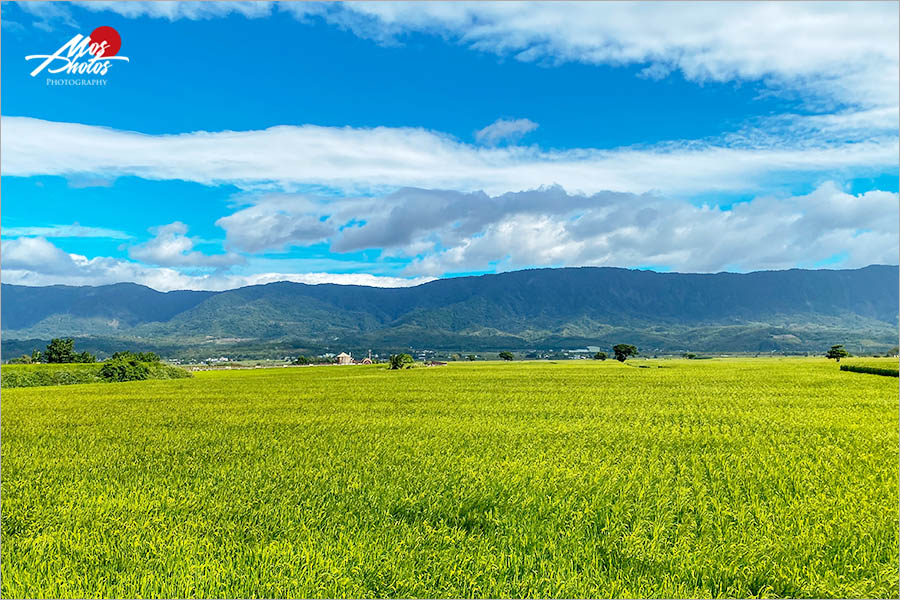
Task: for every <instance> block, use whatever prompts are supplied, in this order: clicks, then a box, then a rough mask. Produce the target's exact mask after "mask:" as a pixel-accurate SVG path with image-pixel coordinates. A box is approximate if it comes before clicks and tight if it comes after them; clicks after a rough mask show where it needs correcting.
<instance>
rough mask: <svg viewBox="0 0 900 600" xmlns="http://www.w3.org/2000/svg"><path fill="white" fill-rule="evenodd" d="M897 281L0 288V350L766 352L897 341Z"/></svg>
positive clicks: (661, 278) (678, 278) (524, 279)
mask: <svg viewBox="0 0 900 600" xmlns="http://www.w3.org/2000/svg"><path fill="white" fill-rule="evenodd" d="M898 284H900V281H898V268H897V267H891V266H870V267H866V268H864V269H855V270H816V271H810V270H800V269H792V270H788V271H761V272H756V273H747V274H734V273H716V274H682V273H656V272H652V271H634V270H628V269H616V268H595V267H582V268H566V269H535V270H526V271H517V272H511V273H502V274H499V275H483V276H479V277H458V278H452V279H442V280H438V281H433V282H431V283H426V284H424V285H420V286H416V287H411V288H372V287H363V286H342V285H334V284H324V285H306V284H302V283H287V282H282V283H272V284H268V285H260V286H250V287H244V288H240V289H235V290H228V291H224V292H190V291H178V292H168V293H162V292H157V291H154V290H152V289H150V288H147V287H143V286H140V285H136V284H127V283H123V284H116V285H109V286H99V287H69V286H49V287H25V286H16V285H8V284H3V286H2V300H3V301H2V305H0V306H2V315H0V316H2V328H3V343H4V350H7V349H12V346H10V344H11V343H12V342H13V341H14V340H25V339H46V338H49V337H52V336H54V335H72V336H77V337H94V338H98V339H99V338H104V339H106V340H115V339H123V340H137V339H140V340H142V341H143V343H144V344H145V345H147V344H156V345H159V346H160V347H166V348H177V347H189V346H191V345H197V344H208V343H217V344H219V345H222V344H226V345H227V344H244V345H255V346H265V345H266V344H276V343H277V345H278V346H279V347H301V348H302V347H309V348H316V347H326V346H338V345H343V346H347V347H375V348H381V349H392V348H406V347H410V346H412V347H416V348H422V347H434V348H447V349H463V348H465V349H471V350H478V349H483V350H490V349H495V348H506V347H513V348H532V347H533V348H575V347H580V346H585V345H599V346H606V345H608V344H610V343H616V342H619V341H623V340H628V341H631V342H636V343H638V344H639V345H642V346H643V347H644V348H646V349H654V350H656V351H675V350H681V349H691V350H697V351H708V352H711V351H723V352H727V351H733V352H738V351H742V352H748V351H749V352H757V351H763V352H768V351H772V350H785V351H806V350H821V348H822V345H823V344H827V343H839V342H843V343H848V344H851V345H854V344H855V345H856V346H858V347H859V348H860V349H863V348H885V349H886V348H889V347H891V346H894V345H896V342H897V324H898Z"/></svg>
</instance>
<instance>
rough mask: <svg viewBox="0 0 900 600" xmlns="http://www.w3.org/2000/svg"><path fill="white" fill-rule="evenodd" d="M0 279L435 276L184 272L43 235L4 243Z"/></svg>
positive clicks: (148, 281) (160, 285)
mask: <svg viewBox="0 0 900 600" xmlns="http://www.w3.org/2000/svg"><path fill="white" fill-rule="evenodd" d="M2 260H3V264H2V268H3V282H4V283H13V284H20V285H54V284H64V285H105V284H110V283H118V282H122V281H131V282H135V283H140V284H142V285H146V286H149V287H152V288H154V289H157V290H160V291H169V290H184V289H191V290H226V289H233V288H237V287H242V286H247V285H258V284H263V283H272V282H275V281H294V282H298V283H308V284H311V285H314V284H321V283H337V284H341V285H365V286H372V287H408V286H412V285H419V284H421V283H426V282H428V281H432V280H433V279H434V278H433V277H425V276H422V277H408V278H407V277H388V276H379V275H370V274H367V273H323V272H313V273H273V272H268V273H251V274H232V273H227V272H223V271H216V272H214V273H205V274H187V273H183V272H181V271H178V270H176V269H172V268H167V267H151V266H147V265H144V264H141V263H137V262H134V261H129V260H122V259H118V258H113V257H107V256H98V257H95V258H90V259H89V258H87V257H85V256H82V255H79V254H68V253H66V252H64V251H63V250H62V249H60V248H58V247H56V246H54V245H53V244H52V243H51V242H49V241H47V240H46V239H43V238H24V237H23V238H18V239H15V240H3V242H2Z"/></svg>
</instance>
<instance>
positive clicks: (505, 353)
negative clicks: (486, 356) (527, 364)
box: [497, 350, 515, 360]
mask: <svg viewBox="0 0 900 600" xmlns="http://www.w3.org/2000/svg"><path fill="white" fill-rule="evenodd" d="M497 356H499V357H500V358H502V359H503V360H512V359H514V358H515V356H513V353H512V352H509V351H508V350H504V351H503V352H501V353H500V354H498V355H497Z"/></svg>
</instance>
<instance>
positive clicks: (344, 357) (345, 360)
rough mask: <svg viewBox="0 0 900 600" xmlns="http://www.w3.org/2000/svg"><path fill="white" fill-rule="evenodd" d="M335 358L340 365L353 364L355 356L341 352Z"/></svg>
mask: <svg viewBox="0 0 900 600" xmlns="http://www.w3.org/2000/svg"><path fill="white" fill-rule="evenodd" d="M335 358H336V359H337V364H339V365H352V364H353V357H352V356H350V355H349V354H347V353H346V352H341V353H340V354H338V355H337V356H335Z"/></svg>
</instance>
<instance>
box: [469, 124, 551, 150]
mask: <svg viewBox="0 0 900 600" xmlns="http://www.w3.org/2000/svg"><path fill="white" fill-rule="evenodd" d="M537 128H538V124H537V123H535V122H534V121H532V120H530V119H497V120H496V121H494V122H493V123H491V124H490V125H488V126H487V127H485V128H484V129H479V130H478V131H476V132H475V141H477V142H478V143H479V144H488V145H491V146H493V145H496V144H498V143H500V142H518V141H519V140H520V139H522V136H524V135H525V134H526V133H529V132H531V131H534V130H535V129H537Z"/></svg>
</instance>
